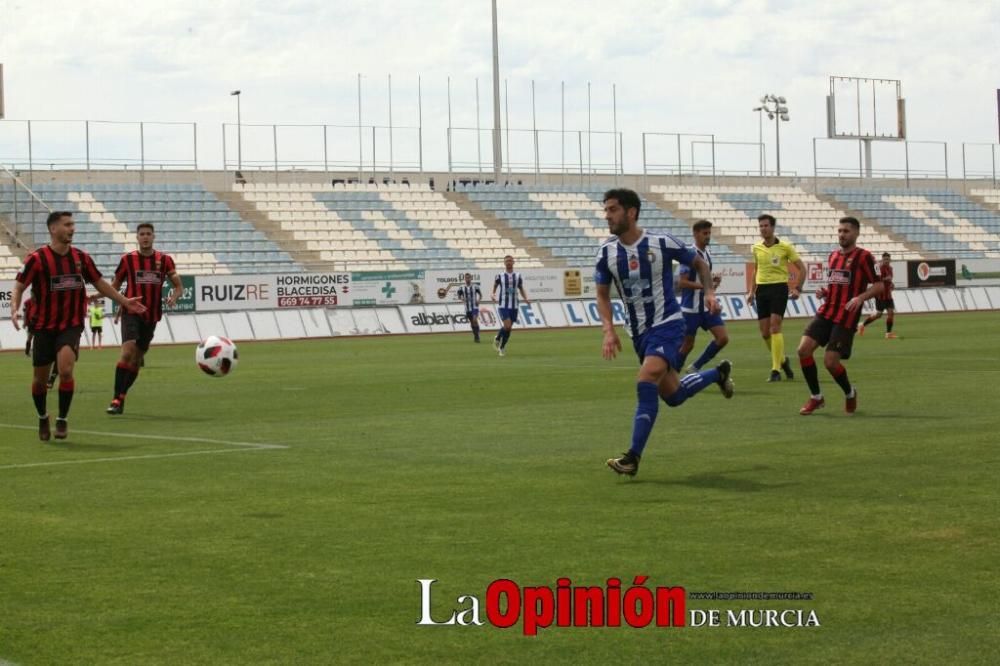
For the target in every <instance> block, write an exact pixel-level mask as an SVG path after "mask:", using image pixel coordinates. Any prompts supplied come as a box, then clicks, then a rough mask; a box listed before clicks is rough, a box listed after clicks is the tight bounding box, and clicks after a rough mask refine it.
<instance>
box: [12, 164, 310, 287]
mask: <svg viewBox="0 0 1000 666" xmlns="http://www.w3.org/2000/svg"><path fill="white" fill-rule="evenodd" d="M34 191H35V192H36V194H37V195H38V196H39V197H40V198H41V199H42V200H43V201H44V202H45V203H46V204H47V205H48V206H50V207H51V208H52V209H53V210H68V211H71V212H73V213H74V217H75V219H76V235H75V237H74V244H75V245H77V246H79V247H80V248H82V249H84V250H86V251H87V252H89V253H91V255H93V257H94V260H95V261H96V263H97V265H98V268H99V269H101V271H103V272H110V271H113V270H114V268H115V267H116V266H117V265H118V260H119V258H120V257H121V255H122V253H123V252H126V251H129V250H132V249H135V228H136V225H137V224H138V223H139V222H150V223H152V224H153V225H155V227H156V235H157V240H156V247H157V248H158V249H161V250H163V251H165V252H168V253H170V254H171V255H172V256H173V257H174V260H175V261H176V262H177V265H178V271H179V272H181V273H182V274H211V273H215V274H229V273H261V272H265V273H266V272H278V271H296V270H300V267H299V266H297V265H296V264H295V262H293V261H292V260H291V257H289V256H288V254H287V253H286V252H284V251H282V250H280V249H279V248H278V247H277V246H276V245H274V243H272V242H271V241H269V240H268V239H267V238H265V237H264V235H263V234H262V233H261V232H260V231H258V230H256V229H255V228H254V227H253V225H251V224H249V223H247V222H245V221H243V220H242V219H241V218H240V216H239V214H238V213H236V212H234V211H232V210H230V209H229V207H228V206H227V205H226V204H225V203H224V202H222V201H219V200H218V199H217V198H216V197H215V196H214V195H213V194H212V193H211V192H209V191H207V190H205V189H204V188H203V187H202V186H201V185H196V184H188V183H184V184H176V185H174V184H171V185H138V184H117V185H106V184H87V185H80V184H73V183H69V184H67V183H54V184H40V185H36V186H35V187H34ZM9 196H10V190H9V189H8V190H6V193H5V194H0V214H3V213H5V212H10V211H11V210H12V208H13V202H11V201H10V200H9ZM24 196H25V195H24V194H23V193H21V194H20V195H19V201H21V198H20V197H24ZM20 207H21V209H22V210H23V209H24V203H23V202H22V203H21V206H20ZM44 221H45V212H38V213H36V215H35V224H34V225H33V226H34V231H33V233H32V241H33V242H34V243H35V244H36V245H41V244H44V243H46V242H47V241H48V234H47V233H46V230H45V225H44Z"/></svg>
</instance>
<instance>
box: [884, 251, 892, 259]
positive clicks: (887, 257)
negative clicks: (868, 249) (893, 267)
mask: <svg viewBox="0 0 1000 666" xmlns="http://www.w3.org/2000/svg"><path fill="white" fill-rule="evenodd" d="M882 258H883V259H892V255H891V254H889V253H888V252H883V253H882Z"/></svg>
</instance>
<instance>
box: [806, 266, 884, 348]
mask: <svg viewBox="0 0 1000 666" xmlns="http://www.w3.org/2000/svg"><path fill="white" fill-rule="evenodd" d="M826 274H827V287H826V288H827V296H826V300H825V301H824V302H823V304H822V305H820V306H819V310H817V314H818V315H819V316H821V317H825V318H826V319H829V320H831V321H832V322H833V323H835V324H840V325H841V326H843V327H844V328H846V329H849V330H852V331H853V330H854V328H855V327H856V326H857V324H858V318H859V317H860V316H861V308H857V309H856V310H854V311H853V312H848V311H847V309H846V308H845V307H844V306H845V305H847V302H848V301H849V300H851V299H852V298H854V297H855V296H860V295H861V294H862V293H864V291H865V290H866V289H868V285H870V284H873V283H874V282H876V281H877V280H878V278H876V277H875V257H873V256H872V253H871V252H869V251H868V250H866V249H864V248H862V247H856V246H855V248H854V249H853V250H851V251H850V252H846V253H845V252H842V251H841V250H839V249H837V250H834V251H833V252H831V253H830V259H829V261H828V262H827V268H826Z"/></svg>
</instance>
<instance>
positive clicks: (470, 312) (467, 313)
mask: <svg viewBox="0 0 1000 666" xmlns="http://www.w3.org/2000/svg"><path fill="white" fill-rule="evenodd" d="M465 316H466V318H468V319H472V318H473V317H478V316H479V308H476V309H475V310H466V311H465Z"/></svg>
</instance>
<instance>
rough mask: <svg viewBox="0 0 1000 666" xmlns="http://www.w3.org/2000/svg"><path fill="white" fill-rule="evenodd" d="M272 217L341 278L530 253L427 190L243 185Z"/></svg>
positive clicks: (524, 263)
mask: <svg viewBox="0 0 1000 666" xmlns="http://www.w3.org/2000/svg"><path fill="white" fill-rule="evenodd" d="M233 190H234V191H236V192H240V193H242V196H243V198H244V199H246V200H247V201H248V202H249V203H252V204H253V205H254V206H256V208H257V209H258V210H259V211H261V212H262V213H264V214H266V215H267V217H268V218H269V219H270V220H272V221H274V222H276V223H278V224H280V227H281V229H282V230H283V231H287V232H290V233H291V234H292V235H293V238H294V239H295V240H296V241H300V242H302V243H304V244H305V247H306V249H308V250H311V251H316V252H319V253H320V256H321V257H322V260H323V261H324V262H332V263H333V265H334V267H335V268H336V269H337V270H359V271H360V270H389V269H414V268H416V269H451V268H458V269H460V268H469V267H480V268H485V267H496V266H497V265H499V264H500V263H501V261H502V259H503V256H504V255H506V254H513V255H514V256H515V257H516V258H517V259H518V266H519V267H525V268H526V267H532V266H540V265H541V263H540V262H538V261H537V260H534V259H531V258H530V257H529V255H528V253H527V252H526V251H525V250H524V248H518V247H516V245H515V243H514V242H513V241H512V240H510V239H509V238H505V237H503V236H502V235H501V234H500V233H498V231H497V230H495V229H491V228H488V227H487V226H486V224H484V223H483V222H482V221H481V220H477V219H474V218H473V217H472V215H471V214H470V213H469V212H468V211H465V210H462V209H461V208H460V207H459V206H458V205H457V204H455V203H454V202H453V201H449V200H448V199H447V198H445V196H444V195H443V194H442V193H440V192H434V191H432V190H431V189H430V188H429V187H427V186H426V185H414V186H412V187H411V186H409V185H400V184H388V185H376V184H370V185H365V184H342V183H338V184H337V186H333V185H331V184H328V183H256V184H246V185H241V184H237V185H234V186H233Z"/></svg>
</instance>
